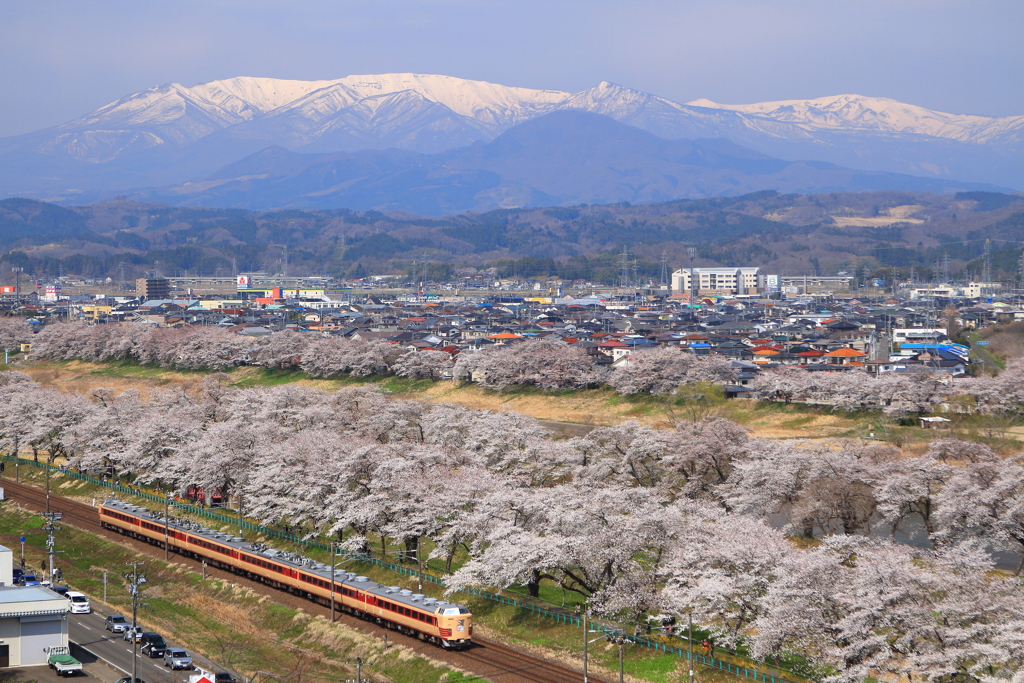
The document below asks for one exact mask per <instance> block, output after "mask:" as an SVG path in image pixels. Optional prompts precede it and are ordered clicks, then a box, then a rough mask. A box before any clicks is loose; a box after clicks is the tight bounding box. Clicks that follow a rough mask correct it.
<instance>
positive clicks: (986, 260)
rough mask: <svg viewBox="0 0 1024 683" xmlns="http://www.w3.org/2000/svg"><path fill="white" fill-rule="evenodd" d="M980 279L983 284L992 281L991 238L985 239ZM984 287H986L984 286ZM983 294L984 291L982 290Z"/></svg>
mask: <svg viewBox="0 0 1024 683" xmlns="http://www.w3.org/2000/svg"><path fill="white" fill-rule="evenodd" d="M981 281H982V283H983V284H986V285H987V284H988V283H990V282H992V240H985V252H984V254H983V257H982V266H981ZM985 289H988V287H986V288H985ZM982 294H985V291H982Z"/></svg>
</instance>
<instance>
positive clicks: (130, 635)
mask: <svg viewBox="0 0 1024 683" xmlns="http://www.w3.org/2000/svg"><path fill="white" fill-rule="evenodd" d="M124 639H125V640H126V641H127V642H129V643H130V642H132V641H133V640H134V641H135V642H136V643H137V642H139V641H140V640H142V629H141V628H138V627H136V626H129V627H128V628H126V629H125V630H124Z"/></svg>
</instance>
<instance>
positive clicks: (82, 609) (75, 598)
mask: <svg viewBox="0 0 1024 683" xmlns="http://www.w3.org/2000/svg"><path fill="white" fill-rule="evenodd" d="M67 598H68V600H70V601H71V613H72V614H89V613H90V612H92V605H90V604H89V598H87V597H85V596H84V595H83V594H81V593H79V592H78V591H68V593H67Z"/></svg>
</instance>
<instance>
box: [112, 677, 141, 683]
mask: <svg viewBox="0 0 1024 683" xmlns="http://www.w3.org/2000/svg"><path fill="white" fill-rule="evenodd" d="M117 683H132V677H131V676H125V677H124V678H119V679H117ZM135 683H146V681H144V680H142V679H141V678H136V679H135Z"/></svg>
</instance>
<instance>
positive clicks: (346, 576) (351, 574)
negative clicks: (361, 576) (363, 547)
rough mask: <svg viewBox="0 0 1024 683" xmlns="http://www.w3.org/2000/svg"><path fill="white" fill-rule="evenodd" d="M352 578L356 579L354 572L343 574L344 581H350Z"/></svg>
mask: <svg viewBox="0 0 1024 683" xmlns="http://www.w3.org/2000/svg"><path fill="white" fill-rule="evenodd" d="M354 578H356V573H355V572H345V579H346V580H347V581H351V580H352V579H354Z"/></svg>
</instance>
